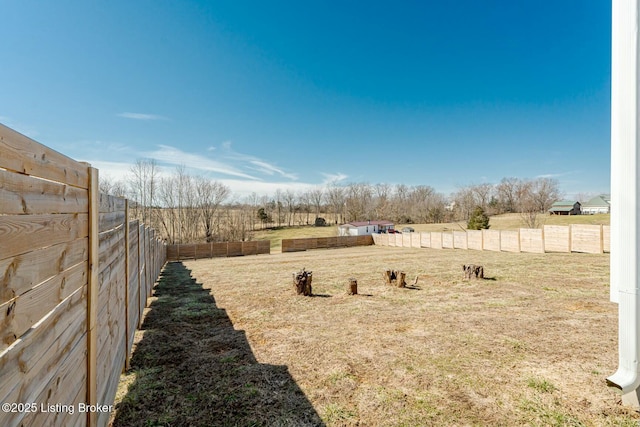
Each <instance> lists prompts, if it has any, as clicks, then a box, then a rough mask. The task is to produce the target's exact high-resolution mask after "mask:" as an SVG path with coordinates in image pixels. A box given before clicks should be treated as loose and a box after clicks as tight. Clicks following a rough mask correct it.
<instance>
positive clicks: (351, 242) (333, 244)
mask: <svg viewBox="0 0 640 427" xmlns="http://www.w3.org/2000/svg"><path fill="white" fill-rule="evenodd" d="M370 245H373V238H372V237H371V236H340V237H309V238H305V239H282V252H298V251H306V250H308V249H328V248H346V247H350V246H370Z"/></svg>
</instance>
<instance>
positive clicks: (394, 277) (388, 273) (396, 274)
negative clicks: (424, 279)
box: [382, 269, 407, 288]
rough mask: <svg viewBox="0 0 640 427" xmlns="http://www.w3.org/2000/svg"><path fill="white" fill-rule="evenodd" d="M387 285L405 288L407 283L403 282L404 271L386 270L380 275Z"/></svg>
mask: <svg viewBox="0 0 640 427" xmlns="http://www.w3.org/2000/svg"><path fill="white" fill-rule="evenodd" d="M382 277H384V280H385V282H386V283H387V285H392V284H395V285H396V286H397V287H399V288H404V287H405V286H407V282H405V281H404V279H405V277H406V273H405V272H404V271H398V270H391V269H387V270H385V272H384V273H383V274H382Z"/></svg>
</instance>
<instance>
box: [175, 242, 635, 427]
mask: <svg viewBox="0 0 640 427" xmlns="http://www.w3.org/2000/svg"><path fill="white" fill-rule="evenodd" d="M466 263H474V264H482V265H484V267H485V274H486V276H487V279H488V280H470V281H465V280H463V272H462V269H461V267H460V266H461V265H462V264H466ZM185 265H186V266H187V267H188V268H189V269H191V270H192V274H193V275H194V277H196V278H197V279H198V281H201V282H202V283H203V286H204V287H205V288H208V289H210V290H211V294H212V295H213V296H215V298H216V302H217V305H218V307H220V308H223V309H224V310H225V311H226V313H227V314H228V315H229V318H230V319H231V322H232V323H233V325H234V327H235V328H236V329H242V330H245V331H246V334H247V340H248V342H249V344H250V346H251V349H252V351H253V354H254V355H255V357H256V359H257V361H258V362H259V363H261V364H269V365H286V366H287V367H288V369H289V372H290V373H291V375H292V377H293V379H294V380H295V382H296V384H297V385H298V386H299V387H300V389H301V390H302V391H303V392H304V394H305V395H306V397H307V398H308V400H309V402H310V404H311V405H312V406H313V408H315V411H316V412H317V414H319V416H320V417H321V419H322V423H324V424H325V425H328V426H356V425H359V426H363V425H364V426H421V425H505V426H506V425H541V426H542V425H584V426H601V425H611V426H613V425H635V424H636V423H637V422H638V419H640V417H639V416H638V414H636V413H634V412H633V411H630V410H628V409H626V408H624V407H622V406H621V404H620V398H619V396H618V395H617V394H616V393H614V392H613V391H610V390H609V389H607V387H606V385H605V382H604V377H605V376H606V375H607V373H613V372H614V371H615V369H616V367H617V334H616V332H615V331H616V330H617V311H616V306H615V305H614V304H611V303H610V302H609V295H608V292H609V287H608V281H609V277H608V273H609V257H608V255H606V254H603V255H587V254H524V253H521V254H514V253H496V252H479V251H453V250H430V249H407V248H405V249H401V248H388V247H363V248H350V249H334V250H318V251H309V252H299V253H290V254H279V255H272V256H258V257H243V258H224V259H214V260H199V261H192V262H188V263H186V264H185ZM303 267H305V268H306V269H307V270H311V271H313V290H314V294H316V295H317V296H315V297H311V298H309V297H302V296H297V295H295V292H294V290H293V285H292V284H291V276H292V274H291V273H292V272H294V271H297V270H299V269H301V268H303ZM387 267H390V268H394V269H401V270H404V271H406V273H407V277H408V278H409V279H410V280H408V281H410V282H413V279H414V278H415V277H416V276H418V283H417V285H416V286H415V287H412V288H410V289H398V288H393V287H388V286H386V285H385V284H384V282H383V279H382V271H383V270H384V269H385V268H387ZM350 277H354V278H356V279H357V280H358V292H359V295H357V296H348V295H347V294H346V286H347V283H348V279H349V278H350Z"/></svg>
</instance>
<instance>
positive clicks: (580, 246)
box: [283, 224, 611, 254]
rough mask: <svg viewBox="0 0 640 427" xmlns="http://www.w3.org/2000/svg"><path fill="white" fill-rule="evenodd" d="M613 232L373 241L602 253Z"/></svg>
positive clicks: (565, 229)
mask: <svg viewBox="0 0 640 427" xmlns="http://www.w3.org/2000/svg"><path fill="white" fill-rule="evenodd" d="M610 232H611V231H610V227H609V226H608V225H586V224H585V225H583V224H573V225H569V226H565V225H545V226H544V228H542V229H528V228H521V229H519V230H467V231H466V232H464V231H449V232H447V231H437V232H422V233H403V234H374V235H373V242H374V244H375V245H380V246H402V247H412V248H433V249H475V250H479V251H501V252H532V253H545V252H582V253H591V254H599V253H604V252H609V247H610V246H609V236H610ZM283 247H284V241H283ZM283 252H284V250H283Z"/></svg>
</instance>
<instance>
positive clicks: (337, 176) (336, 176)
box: [322, 172, 349, 184]
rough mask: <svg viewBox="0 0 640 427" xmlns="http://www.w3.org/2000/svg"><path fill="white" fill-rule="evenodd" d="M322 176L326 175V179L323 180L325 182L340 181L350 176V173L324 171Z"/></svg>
mask: <svg viewBox="0 0 640 427" xmlns="http://www.w3.org/2000/svg"><path fill="white" fill-rule="evenodd" d="M322 176H324V181H322V183H323V184H330V183H338V182H341V181H344V180H345V179H347V178H349V175H346V174H343V173H341V172H337V173H322Z"/></svg>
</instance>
